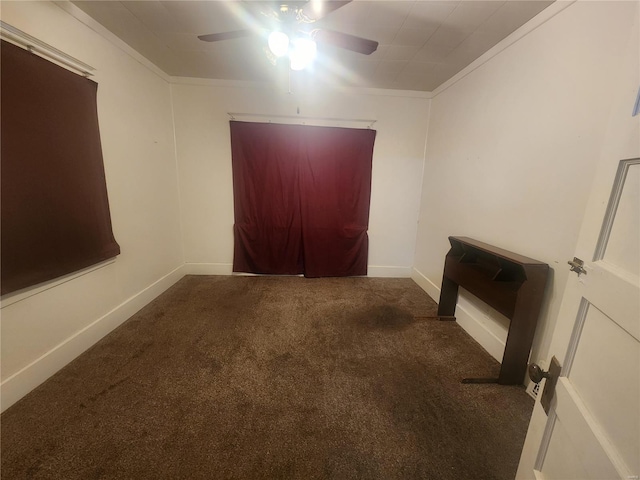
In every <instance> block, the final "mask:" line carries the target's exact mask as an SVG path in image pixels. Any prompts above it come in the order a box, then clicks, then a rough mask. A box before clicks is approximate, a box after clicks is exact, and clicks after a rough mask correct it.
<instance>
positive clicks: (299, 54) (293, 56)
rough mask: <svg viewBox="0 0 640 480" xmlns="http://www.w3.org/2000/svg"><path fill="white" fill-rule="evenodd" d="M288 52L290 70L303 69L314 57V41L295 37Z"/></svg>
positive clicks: (315, 49) (315, 48)
mask: <svg viewBox="0 0 640 480" xmlns="http://www.w3.org/2000/svg"><path fill="white" fill-rule="evenodd" d="M292 43H293V48H292V49H291V52H290V53H289V60H290V61H291V70H304V69H305V68H306V67H307V66H308V65H310V64H311V62H313V60H314V59H315V58H316V52H317V47H316V42H314V41H313V40H310V39H308V38H296V39H295V40H294V41H293V42H292Z"/></svg>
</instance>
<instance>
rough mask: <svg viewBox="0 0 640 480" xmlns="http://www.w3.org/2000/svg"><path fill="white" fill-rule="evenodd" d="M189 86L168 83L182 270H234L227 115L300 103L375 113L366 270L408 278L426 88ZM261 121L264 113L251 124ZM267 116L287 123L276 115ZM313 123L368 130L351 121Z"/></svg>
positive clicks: (288, 109) (290, 108) (304, 108)
mask: <svg viewBox="0 0 640 480" xmlns="http://www.w3.org/2000/svg"><path fill="white" fill-rule="evenodd" d="M194 83H195V82H190V83H187V81H183V82H182V83H178V84H175V85H173V99H174V111H175V121H176V139H177V140H176V141H177V151H178V163H179V178H180V194H181V208H182V222H183V234H184V236H183V241H184V247H185V260H186V262H187V271H190V272H193V273H207V274H211V273H222V274H230V273H231V264H232V260H233V230H232V227H233V191H232V177H231V148H230V142H229V116H228V115H227V112H241V113H252V114H262V115H293V116H295V115H297V111H298V108H299V110H300V115H301V116H306V117H315V118H318V117H320V118H325V117H331V118H348V119H374V120H377V121H376V123H375V124H374V128H375V129H376V130H377V135H376V142H375V147H374V155H373V178H372V193H371V210H370V212H371V213H370V222H369V270H368V272H369V275H370V276H404V277H408V276H410V274H411V267H412V265H413V259H414V247H415V238H416V229H417V220H418V210H419V203H420V189H421V182H422V170H423V158H424V145H425V135H426V129H427V120H428V113H429V100H428V98H427V96H426V95H424V94H421V93H419V92H415V93H413V94H410V96H409V94H407V95H404V96H403V94H402V93H401V92H395V94H394V93H393V92H387V93H386V94H380V92H368V93H358V92H356V91H335V90H333V91H327V90H319V89H317V88H308V87H304V88H303V87H302V86H295V85H294V86H293V87H292V93H291V94H289V93H287V90H288V88H287V86H286V85H280V86H278V85H274V86H272V87H256V86H252V85H244V86H240V85H238V84H236V85H235V86H224V85H220V84H219V83H218V84H216V83H214V82H209V83H203V84H200V85H197V84H194ZM394 95H395V96H394ZM245 119H246V118H245ZM248 119H249V120H250V121H251V118H248ZM260 120H264V119H261V118H254V119H253V120H252V121H260ZM273 121H274V122H283V123H287V122H289V123H290V122H291V120H287V119H283V118H276V117H273ZM309 122H312V123H313V121H309ZM315 123H316V124H325V125H326V124H332V125H337V126H356V127H358V128H366V124H353V122H339V121H329V122H318V121H316V122H315Z"/></svg>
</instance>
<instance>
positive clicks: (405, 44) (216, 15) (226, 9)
mask: <svg viewBox="0 0 640 480" xmlns="http://www.w3.org/2000/svg"><path fill="white" fill-rule="evenodd" d="M72 3H74V4H75V5H76V6H78V7H79V8H80V9H82V10H83V11H84V12H85V13H87V14H88V15H90V16H91V17H93V18H94V19H95V20H96V21H98V22H99V23H100V24H102V25H103V26H104V27H106V28H107V29H108V30H110V31H111V32H112V33H114V34H115V35H117V36H118V37H119V38H121V39H122V40H123V41H125V42H126V43H127V44H129V45H130V46H131V47H133V48H134V49H135V50H137V51H138V52H140V53H141V54H142V55H144V56H145V57H146V58H148V59H149V60H151V61H152V62H153V63H154V64H156V65H157V66H158V67H160V68H161V69H162V70H163V71H165V72H166V73H167V74H169V75H172V76H181V77H198V78H211V79H229V80H245V81H270V80H271V79H273V78H277V77H278V75H280V74H281V73H279V72H281V71H286V70H287V69H286V67H285V66H278V67H274V66H273V65H272V64H271V63H270V62H269V60H268V59H267V56H266V54H265V52H264V48H265V45H266V41H265V40H263V39H262V38H260V37H249V38H239V39H234V40H225V41H220V42H214V43H208V42H203V41H200V40H198V38H197V36H198V35H203V34H208V33H220V32H225V31H229V30H240V29H245V28H250V27H251V26H252V25H253V24H255V23H256V19H257V18H260V17H261V15H260V14H259V13H255V12H256V10H259V9H264V7H265V3H267V2H252V1H238V0H226V1H222V0H208V1H157V0H146V1H95V0H91V1H87V0H85V1H74V2H72ZM271 3H274V2H271ZM275 3H276V5H277V4H278V3H284V2H275ZM551 3H552V1H547V0H529V1H523V0H507V1H504V0H489V1H482V0H463V1H460V0H445V1H430V0H410V1H404V0H395V1H361V0H355V1H353V2H351V3H349V4H347V5H345V6H344V7H342V8H339V9H338V10H335V11H333V12H332V13H330V14H329V15H327V16H326V17H325V18H323V19H322V20H320V21H318V22H317V23H315V24H314V28H329V29H333V30H338V31H340V32H344V33H348V34H351V35H357V36H360V37H364V38H368V39H371V40H376V41H377V42H379V44H380V45H379V47H378V50H377V51H376V52H374V53H373V54H371V55H362V54H358V53H354V52H351V51H348V50H343V49H339V48H336V47H329V46H324V47H322V46H319V47H318V48H319V51H318V58H317V60H316V62H315V64H314V67H313V71H312V72H307V73H306V75H313V76H314V77H316V78H320V79H322V80H323V81H327V82H330V83H331V84H339V85H345V86H354V87H368V88H390V89H399V90H419V91H432V90H434V89H435V88H436V87H438V86H439V85H440V84H442V83H444V82H445V81H446V80H448V79H449V78H451V77H452V76H453V75H455V74H456V73H457V72H459V71H460V70H462V69H463V68H464V67H465V66H467V65H468V64H470V63H471V62H473V61H474V60H475V59H476V58H478V57H479V56H480V55H482V54H483V53H484V52H486V51H487V50H489V49H490V48H491V47H493V46H494V45H495V44H496V43H498V42H499V41H500V40H502V39H503V38H505V37H506V36H508V35H509V34H510V33H512V32H513V31H514V30H516V29H518V28H519V27H520V26H521V25H523V24H524V23H526V22H527V21H528V20H530V19H531V18H532V17H534V16H535V15H537V14H538V13H540V11H542V10H543V9H544V8H546V7H547V6H549V5H550V4H551ZM249 12H253V13H254V14H253V15H250V14H249ZM282 69H284V70H282Z"/></svg>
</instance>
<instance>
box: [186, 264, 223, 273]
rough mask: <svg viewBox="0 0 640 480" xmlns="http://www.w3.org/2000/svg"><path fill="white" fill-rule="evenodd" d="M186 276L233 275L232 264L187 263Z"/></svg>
mask: <svg viewBox="0 0 640 480" xmlns="http://www.w3.org/2000/svg"><path fill="white" fill-rule="evenodd" d="M184 274H185V275H232V274H233V264H231V263H185V264H184Z"/></svg>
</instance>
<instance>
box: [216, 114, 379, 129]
mask: <svg viewBox="0 0 640 480" xmlns="http://www.w3.org/2000/svg"><path fill="white" fill-rule="evenodd" d="M227 115H229V117H230V118H231V120H235V119H236V117H247V118H267V119H270V118H283V119H290V120H320V121H326V122H356V123H365V124H367V128H371V127H373V124H374V123H376V122H377V120H371V119H366V118H338V117H302V116H300V115H267V114H264V113H237V112H227Z"/></svg>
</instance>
